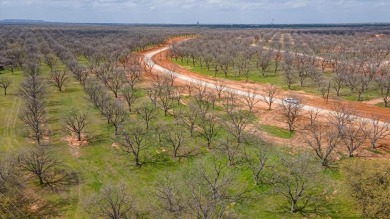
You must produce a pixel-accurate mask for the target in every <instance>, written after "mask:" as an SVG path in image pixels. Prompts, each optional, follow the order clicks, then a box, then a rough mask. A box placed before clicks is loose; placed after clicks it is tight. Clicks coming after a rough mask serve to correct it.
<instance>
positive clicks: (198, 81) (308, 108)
mask: <svg viewBox="0 0 390 219" xmlns="http://www.w3.org/2000/svg"><path fill="white" fill-rule="evenodd" d="M168 49H169V46H165V47H162V48H160V49H157V50H152V51H149V52H146V53H144V62H145V63H146V64H148V65H149V66H151V67H153V70H156V71H159V72H162V73H165V74H173V75H174V76H175V77H177V78H178V79H180V80H183V81H187V82H190V83H193V84H198V85H203V86H206V87H208V88H210V89H216V85H217V82H215V81H214V82H213V81H210V80H206V79H201V78H198V77H193V76H191V75H187V74H181V73H180V72H179V71H171V70H169V69H167V68H164V67H162V66H161V65H158V64H156V63H155V62H154V61H153V57H154V56H155V55H157V54H159V53H163V52H165V51H166V50H168ZM224 91H226V92H231V93H234V94H237V95H241V96H246V95H248V94H249V92H248V91H245V90H244V89H238V88H232V87H230V86H229V85H226V87H225V89H224ZM255 98H257V99H264V98H267V97H266V96H264V95H261V94H258V93H256V94H255ZM282 101H283V100H282V99H280V98H275V103H276V104H282ZM313 102H314V101H313ZM356 104H358V103H354V104H353V105H356ZM353 105H352V108H354V106H353ZM367 107H368V106H367ZM367 107H363V108H366V109H365V111H364V112H362V113H361V114H363V115H364V116H361V115H359V116H355V117H356V118H361V119H363V120H365V121H367V122H371V121H372V119H371V118H372V117H373V116H377V115H376V114H373V116H371V117H370V116H368V115H370V114H371V113H370V109H368V110H367ZM302 109H304V110H306V111H311V110H314V111H320V113H321V114H329V113H334V112H336V111H334V110H332V109H329V108H325V107H321V106H318V105H307V104H303V106H302ZM367 111H368V112H367ZM380 111H381V113H380V115H381V116H380V118H381V120H382V121H386V120H387V119H389V118H386V117H388V116H389V115H390V111H387V109H385V110H383V112H382V110H380ZM357 112H359V111H357ZM367 114H368V115H367ZM380 124H381V125H385V124H386V123H384V122H380Z"/></svg>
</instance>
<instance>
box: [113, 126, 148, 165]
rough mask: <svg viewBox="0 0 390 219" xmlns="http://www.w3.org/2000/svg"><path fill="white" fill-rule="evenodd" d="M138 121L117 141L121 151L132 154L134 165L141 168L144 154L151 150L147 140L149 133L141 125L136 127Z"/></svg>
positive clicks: (122, 133)
mask: <svg viewBox="0 0 390 219" xmlns="http://www.w3.org/2000/svg"><path fill="white" fill-rule="evenodd" d="M136 122H137V121H134V124H135V125H132V126H131V127H128V128H127V129H125V130H124V131H123V132H121V134H120V135H119V136H118V137H117V141H118V143H119V144H120V147H121V149H122V150H123V151H124V152H125V153H127V154H131V155H132V157H133V158H134V165H135V166H136V167H141V165H142V164H143V161H142V153H143V151H145V150H146V149H148V148H149V146H150V145H149V144H148V143H147V141H146V139H147V137H148V131H147V130H146V129H144V128H142V127H141V126H139V125H136V124H137V123H136Z"/></svg>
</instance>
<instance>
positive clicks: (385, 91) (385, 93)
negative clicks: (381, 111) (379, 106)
mask: <svg viewBox="0 0 390 219" xmlns="http://www.w3.org/2000/svg"><path fill="white" fill-rule="evenodd" d="M375 81H376V83H377V85H378V93H379V94H380V95H381V97H382V100H383V103H384V105H385V107H389V106H390V104H389V102H390V73H387V74H385V75H381V76H378V77H376V79H375Z"/></svg>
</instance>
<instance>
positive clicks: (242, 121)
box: [225, 110, 253, 144]
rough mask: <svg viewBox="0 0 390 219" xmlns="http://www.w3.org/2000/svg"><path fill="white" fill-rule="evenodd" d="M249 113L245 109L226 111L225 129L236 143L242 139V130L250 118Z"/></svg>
mask: <svg viewBox="0 0 390 219" xmlns="http://www.w3.org/2000/svg"><path fill="white" fill-rule="evenodd" d="M252 119H253V118H252V116H251V114H250V113H247V112H246V111H242V110H239V111H228V112H227V119H226V122H225V125H226V129H227V131H228V132H229V133H230V134H231V135H232V136H234V138H235V139H236V141H237V143H239V144H240V143H241V142H243V140H244V131H245V128H246V127H247V126H248V124H249V123H250V121H251V120H252Z"/></svg>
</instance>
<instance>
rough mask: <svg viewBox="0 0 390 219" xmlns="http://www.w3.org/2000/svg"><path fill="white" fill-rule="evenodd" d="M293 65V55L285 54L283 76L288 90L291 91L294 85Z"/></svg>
mask: <svg viewBox="0 0 390 219" xmlns="http://www.w3.org/2000/svg"><path fill="white" fill-rule="evenodd" d="M293 63H294V55H293V54H291V53H285V55H284V63H283V76H284V79H285V81H286V84H287V87H288V89H291V85H292V84H293V83H294V75H293Z"/></svg>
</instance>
